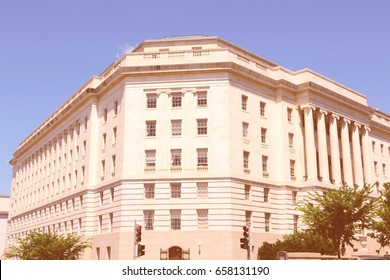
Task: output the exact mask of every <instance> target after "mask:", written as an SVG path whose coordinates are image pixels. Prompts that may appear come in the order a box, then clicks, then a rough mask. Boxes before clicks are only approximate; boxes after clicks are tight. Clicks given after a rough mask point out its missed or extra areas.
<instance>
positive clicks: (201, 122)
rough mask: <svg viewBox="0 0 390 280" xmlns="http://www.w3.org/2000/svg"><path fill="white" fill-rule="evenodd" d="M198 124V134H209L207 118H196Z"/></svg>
mask: <svg viewBox="0 0 390 280" xmlns="http://www.w3.org/2000/svg"><path fill="white" fill-rule="evenodd" d="M196 122H197V124H198V135H207V119H198V120H196Z"/></svg>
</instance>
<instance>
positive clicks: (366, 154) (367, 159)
mask: <svg viewBox="0 0 390 280" xmlns="http://www.w3.org/2000/svg"><path fill="white" fill-rule="evenodd" d="M369 131H370V128H369V127H368V126H364V127H363V130H362V152H363V169H364V183H366V184H372V183H373V181H372V178H371V156H370V147H371V146H370V144H369V136H368V132H369Z"/></svg>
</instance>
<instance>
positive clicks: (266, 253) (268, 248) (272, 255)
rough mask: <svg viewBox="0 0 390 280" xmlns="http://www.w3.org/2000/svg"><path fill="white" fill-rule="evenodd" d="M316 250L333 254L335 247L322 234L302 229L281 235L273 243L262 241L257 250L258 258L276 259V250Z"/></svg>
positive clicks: (335, 250)
mask: <svg viewBox="0 0 390 280" xmlns="http://www.w3.org/2000/svg"><path fill="white" fill-rule="evenodd" d="M279 251H286V252H317V253H321V254H328V255H334V254H336V253H337V248H335V247H334V245H333V244H332V242H331V241H330V240H327V239H324V238H323V237H322V236H319V235H315V234H312V233H311V232H307V231H303V232H297V233H294V234H289V235H285V236H283V240H279V239H278V240H277V241H276V242H275V243H268V242H263V245H262V246H261V247H260V248H259V250H258V252H257V259H259V260H276V257H277V256H276V255H277V252H279Z"/></svg>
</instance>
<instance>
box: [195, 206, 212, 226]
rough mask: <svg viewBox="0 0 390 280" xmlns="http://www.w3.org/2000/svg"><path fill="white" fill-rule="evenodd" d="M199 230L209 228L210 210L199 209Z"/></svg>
mask: <svg viewBox="0 0 390 280" xmlns="http://www.w3.org/2000/svg"><path fill="white" fill-rule="evenodd" d="M196 212H197V214H198V229H208V227H209V210H208V209H198V210H197V211H196Z"/></svg>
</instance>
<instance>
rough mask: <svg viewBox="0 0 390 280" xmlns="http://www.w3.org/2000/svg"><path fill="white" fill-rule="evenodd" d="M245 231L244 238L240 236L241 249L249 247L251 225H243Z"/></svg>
mask: <svg viewBox="0 0 390 280" xmlns="http://www.w3.org/2000/svg"><path fill="white" fill-rule="evenodd" d="M242 229H243V233H242V235H243V236H244V238H240V247H241V249H246V250H248V249H249V227H248V226H243V227H242Z"/></svg>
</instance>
